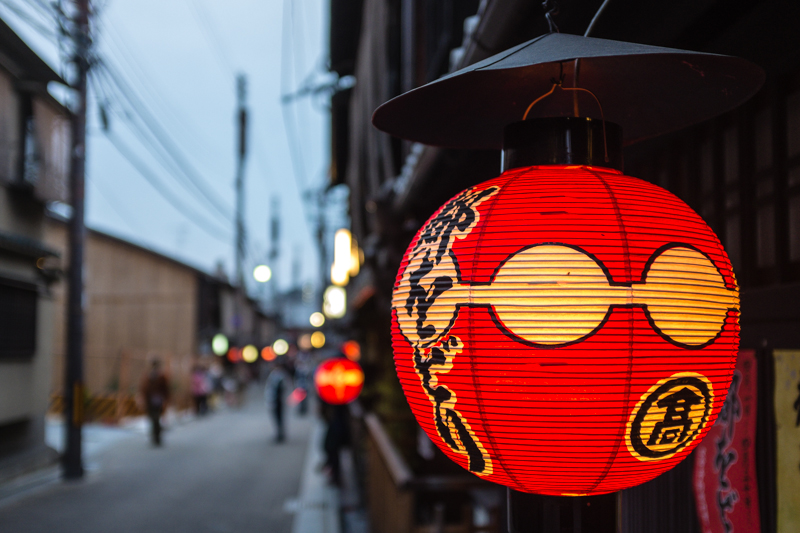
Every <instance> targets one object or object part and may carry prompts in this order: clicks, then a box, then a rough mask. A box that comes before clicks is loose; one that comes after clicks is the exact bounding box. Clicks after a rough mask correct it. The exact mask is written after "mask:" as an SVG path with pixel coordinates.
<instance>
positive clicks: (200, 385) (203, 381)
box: [191, 363, 211, 416]
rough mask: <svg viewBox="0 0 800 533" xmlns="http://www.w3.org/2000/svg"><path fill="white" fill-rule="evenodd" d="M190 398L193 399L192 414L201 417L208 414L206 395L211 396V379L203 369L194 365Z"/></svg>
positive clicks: (198, 365)
mask: <svg viewBox="0 0 800 533" xmlns="http://www.w3.org/2000/svg"><path fill="white" fill-rule="evenodd" d="M191 386H192V398H193V399H194V412H195V413H196V414H197V415H198V416H203V415H204V414H206V413H207V412H208V395H209V394H211V379H210V377H209V375H208V372H207V371H206V369H205V367H203V366H202V365H201V364H199V363H198V364H196V365H194V367H193V368H192V381H191Z"/></svg>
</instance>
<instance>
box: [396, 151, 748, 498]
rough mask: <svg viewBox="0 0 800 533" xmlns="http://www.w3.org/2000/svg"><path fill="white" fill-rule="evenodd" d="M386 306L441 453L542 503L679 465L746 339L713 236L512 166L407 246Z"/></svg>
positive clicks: (624, 180)
mask: <svg viewBox="0 0 800 533" xmlns="http://www.w3.org/2000/svg"><path fill="white" fill-rule="evenodd" d="M392 306H393V311H392V334H393V346H394V353H395V364H396V368H397V373H398V376H399V378H400V382H401V384H402V386H403V389H404V391H405V394H406V397H407V398H408V402H409V405H410V406H411V408H412V410H413V411H414V414H415V416H416V418H417V420H418V422H419V423H420V425H421V426H422V428H423V429H424V430H425V431H426V433H427V434H428V435H429V436H430V438H431V439H432V440H433V442H435V443H436V444H437V445H438V446H439V447H440V448H441V449H442V450H443V451H444V453H446V454H447V455H448V456H449V457H450V458H451V459H452V460H453V461H455V462H456V463H458V464H460V465H462V466H463V467H464V468H466V469H468V470H469V471H471V472H473V473H475V474H477V475H478V476H481V477H483V478H485V479H487V480H489V481H493V482H497V483H501V484H503V485H506V486H509V487H511V488H513V489H515V490H519V491H524V492H535V493H540V494H551V495H586V494H602V493H608V492H613V491H617V490H621V489H624V488H627V487H631V486H634V485H638V484H640V483H643V482H645V481H648V480H650V479H652V478H654V477H656V476H657V475H659V474H660V473H662V472H664V471H666V470H668V469H670V468H672V467H673V466H675V465H676V464H677V463H678V462H680V461H681V460H682V459H684V458H685V457H686V456H687V455H688V454H689V453H690V452H691V451H692V449H693V448H694V446H695V445H696V444H697V443H698V442H699V441H700V440H701V439H702V438H703V436H704V435H705V434H706V432H707V431H708V430H709V428H710V427H711V426H712V425H713V423H714V420H715V419H716V417H717V414H718V413H719V410H720V408H721V407H722V403H723V400H724V399H725V396H726V394H727V390H728V386H729V383H730V379H731V375H732V372H733V369H734V364H735V360H736V352H737V347H738V342H739V325H738V322H739V294H738V288H737V285H736V280H735V277H734V274H733V271H732V270H731V265H730V261H729V260H728V257H727V255H726V254H725V252H724V250H723V248H722V246H721V245H720V242H719V240H718V239H717V237H716V236H715V235H714V233H713V232H712V231H711V229H710V228H709V227H708V226H707V225H706V224H705V222H703V220H702V219H701V218H700V217H699V216H698V215H697V214H695V213H694V211H692V210H691V209H690V208H689V207H688V206H687V205H686V204H684V203H683V202H682V201H681V200H679V199H678V198H677V197H675V196H673V195H672V194H671V193H669V192H667V191H665V190H664V189H661V188H659V187H657V186H655V185H652V184H650V183H647V182H644V181H642V180H639V179H636V178H631V177H628V176H625V175H623V174H622V173H620V172H618V171H616V170H610V169H605V168H599V167H586V166H582V167H581V166H566V165H561V166H532V167H523V168H515V169H513V170H508V171H506V172H504V173H503V174H502V175H501V176H500V177H498V178H495V179H493V180H490V181H487V182H485V183H483V184H481V185H478V186H476V187H473V188H471V189H467V190H466V191H464V192H462V193H460V194H458V195H457V196H455V197H454V198H453V199H452V200H450V201H449V202H448V203H447V204H445V205H444V206H443V207H442V208H440V209H439V211H438V212H437V213H435V214H434V215H433V216H432V217H431V218H430V219H429V220H428V222H427V223H426V224H425V225H424V226H423V227H422V228H421V229H420V230H419V232H418V234H417V236H416V237H415V238H414V240H413V241H412V242H411V245H410V246H409V248H408V250H407V252H406V254H405V257H404V259H403V261H402V263H401V267H400V271H399V273H398V277H397V281H396V284H395V289H394V295H393V301H392Z"/></svg>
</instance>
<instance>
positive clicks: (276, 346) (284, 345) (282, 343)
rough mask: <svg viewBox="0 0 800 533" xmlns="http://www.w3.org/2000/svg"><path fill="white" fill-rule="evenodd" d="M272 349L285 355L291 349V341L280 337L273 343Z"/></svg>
mask: <svg viewBox="0 0 800 533" xmlns="http://www.w3.org/2000/svg"><path fill="white" fill-rule="evenodd" d="M272 349H273V351H274V352H275V355H284V354H285V353H286V352H288V351H289V343H288V342H286V340H285V339H278V340H276V341H275V342H273V343H272Z"/></svg>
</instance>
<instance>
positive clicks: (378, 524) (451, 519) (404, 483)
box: [363, 413, 503, 533]
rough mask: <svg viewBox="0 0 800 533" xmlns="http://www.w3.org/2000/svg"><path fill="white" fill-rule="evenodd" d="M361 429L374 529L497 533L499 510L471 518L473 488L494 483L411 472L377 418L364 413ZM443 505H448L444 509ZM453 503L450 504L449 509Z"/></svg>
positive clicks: (386, 532)
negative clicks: (480, 521) (478, 521)
mask: <svg viewBox="0 0 800 533" xmlns="http://www.w3.org/2000/svg"><path fill="white" fill-rule="evenodd" d="M363 423H364V426H365V427H366V432H365V433H366V435H365V437H366V454H367V461H366V467H367V468H366V480H365V481H366V491H365V492H366V497H367V500H368V501H367V506H368V511H369V518H370V525H371V527H372V531H373V533H500V531H503V530H502V528H501V527H500V524H501V523H502V516H501V514H502V513H501V511H500V509H497V508H495V509H491V510H489V513H488V517H489V520H488V521H484V523H483V524H482V525H478V524H476V523H475V521H474V520H473V518H474V513H473V511H474V509H473V505H472V495H473V494H474V491H480V490H487V489H488V490H493V488H494V487H496V486H495V485H492V484H490V483H487V482H485V481H482V480H480V479H478V478H477V477H469V476H416V475H414V473H413V472H412V471H411V469H410V468H409V467H408V465H407V464H406V462H405V460H404V459H403V457H402V455H401V454H400V452H399V451H398V450H397V448H396V447H395V445H394V444H393V442H392V440H391V438H390V437H389V435H388V434H387V433H386V430H385V429H384V427H383V425H382V424H381V422H380V420H379V419H378V417H377V416H376V415H374V414H372V413H368V414H366V415H364V417H363ZM448 506H449V507H450V508H448ZM453 506H455V508H453Z"/></svg>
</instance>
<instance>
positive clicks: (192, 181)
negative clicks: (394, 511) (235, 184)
mask: <svg viewBox="0 0 800 533" xmlns="http://www.w3.org/2000/svg"><path fill="white" fill-rule="evenodd" d="M97 67H99V68H96V69H95V71H96V72H99V73H101V74H102V75H105V76H106V79H107V81H110V82H111V84H112V86H113V87H115V88H116V89H117V90H118V93H119V94H120V95H121V96H122V97H123V98H124V99H125V100H126V101H127V103H128V106H129V107H130V109H131V110H132V111H133V112H134V113H135V116H136V117H138V118H139V119H140V120H141V123H142V125H144V126H145V127H146V128H147V130H148V131H149V133H150V134H151V135H152V136H153V137H154V138H155V139H154V140H155V141H157V142H156V144H155V146H156V147H157V148H156V149H158V150H160V151H161V152H162V155H164V156H166V157H168V158H169V160H170V161H171V164H174V168H176V169H177V170H178V172H177V173H175V174H174V175H175V177H176V178H178V179H180V181H181V183H182V184H183V186H184V188H186V190H187V191H188V192H190V193H191V194H192V195H194V196H195V197H197V198H198V199H201V200H202V201H204V202H206V203H207V204H208V205H209V206H211V207H213V208H214V209H215V210H216V211H217V212H218V213H219V214H221V215H222V216H223V217H225V218H226V219H227V220H229V221H231V222H232V221H233V214H232V211H231V209H230V208H229V207H228V206H226V205H224V204H223V203H222V202H220V200H219V198H218V194H217V193H215V192H212V191H211V190H209V189H208V185H207V184H206V183H205V181H204V180H203V179H202V178H201V177H200V175H199V174H198V172H197V171H196V170H195V169H194V168H193V166H192V165H191V163H190V162H189V161H188V159H186V157H185V156H184V155H183V154H182V153H181V151H180V150H179V148H178V147H177V146H176V144H175V142H174V141H173V139H172V138H171V137H170V135H169V134H167V133H166V132H165V131H164V129H163V127H162V126H161V125H160V124H159V122H158V120H157V119H156V118H155V117H154V116H153V115H152V113H151V112H150V110H149V109H147V107H146V105H145V104H144V103H143V102H142V101H141V100H140V99H139V98H138V97H137V96H136V94H135V93H134V92H133V91H132V90H131V89H130V87H129V86H128V85H127V84H126V83H125V81H124V80H123V78H122V77H121V76H120V75H119V74H118V73H117V72H116V71H115V69H114V68H113V67H112V66H111V65H110V64H109V63H108V62H100V63H98V65H97ZM126 118H131V117H126Z"/></svg>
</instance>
